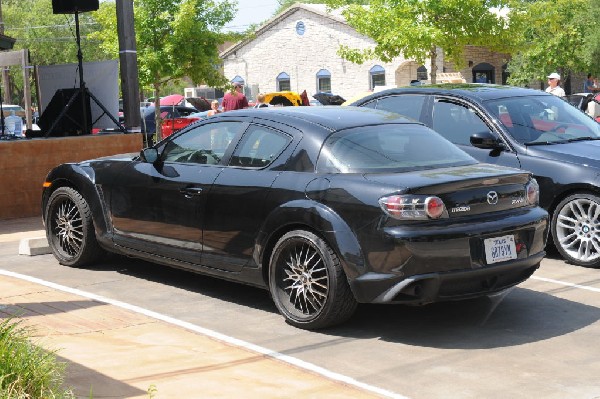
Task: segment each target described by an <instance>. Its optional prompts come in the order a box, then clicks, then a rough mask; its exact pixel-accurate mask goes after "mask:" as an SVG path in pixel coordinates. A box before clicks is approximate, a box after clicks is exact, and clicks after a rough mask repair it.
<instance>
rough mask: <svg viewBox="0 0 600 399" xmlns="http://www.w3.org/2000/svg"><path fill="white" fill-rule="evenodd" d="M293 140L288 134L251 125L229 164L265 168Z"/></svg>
mask: <svg viewBox="0 0 600 399" xmlns="http://www.w3.org/2000/svg"><path fill="white" fill-rule="evenodd" d="M291 140H292V139H291V137H289V136H288V135H286V134H284V133H281V132H279V131H276V130H274V129H271V128H268V127H265V126H258V125H251V126H250V128H248V130H247V131H246V133H245V134H244V137H243V138H242V140H241V141H240V145H239V146H238V148H236V150H235V152H234V153H233V156H232V157H231V160H230V161H229V165H230V166H247V167H252V168H263V167H265V166H267V165H269V164H270V163H271V162H273V161H274V160H275V159H276V158H277V157H278V156H279V154H281V153H282V152H283V150H284V149H285V148H286V147H287V145H288V144H289V143H290V141H291Z"/></svg>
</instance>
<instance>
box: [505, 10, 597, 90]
mask: <svg viewBox="0 0 600 399" xmlns="http://www.w3.org/2000/svg"><path fill="white" fill-rule="evenodd" d="M599 5H600V0H553V1H548V0H544V1H534V2H522V3H520V4H515V6H514V7H515V10H517V9H518V12H515V13H514V19H515V20H519V21H520V22H519V25H520V26H522V33H521V35H520V39H521V42H520V43H519V46H518V47H519V49H520V51H518V52H517V53H515V54H514V56H513V59H512V60H511V61H510V63H509V67H508V71H509V72H510V78H509V82H510V83H511V84H518V85H522V84H527V83H529V82H531V81H532V80H536V79H539V80H544V81H545V78H546V76H547V75H548V74H549V73H550V72H554V71H559V72H560V73H561V74H562V75H563V76H568V75H569V74H570V73H571V72H591V73H596V74H597V73H599V72H600V24H599V23H598V21H597V17H596V13H595V12H594V11H593V10H598V9H599Z"/></svg>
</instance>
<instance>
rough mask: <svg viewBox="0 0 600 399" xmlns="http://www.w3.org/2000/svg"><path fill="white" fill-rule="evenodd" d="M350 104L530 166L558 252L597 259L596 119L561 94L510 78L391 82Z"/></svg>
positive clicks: (599, 164)
mask: <svg viewBox="0 0 600 399" xmlns="http://www.w3.org/2000/svg"><path fill="white" fill-rule="evenodd" d="M352 105H356V106H361V107H369V108H376V109H381V110H388V111H393V112H397V113H399V114H402V115H405V116H409V117H411V118H414V119H415V120H418V121H422V122H423V123H425V124H426V125H427V126H429V127H431V128H432V129H434V130H435V131H437V132H438V133H440V134H441V135H442V136H444V137H445V138H447V139H448V140H450V141H451V142H453V143H454V144H457V145H458V146H459V147H460V148H462V149H463V150H465V151H466V152H467V153H469V154H470V155H471V156H473V157H474V158H476V159H477V160H479V161H481V162H486V163H490V164H495V165H505V166H511V167H515V168H520V169H523V170H527V171H531V172H533V175H534V177H535V178H536V180H537V181H538V183H539V184H540V205H541V206H542V207H543V208H545V209H546V210H547V211H548V212H549V213H550V215H551V220H552V221H551V232H552V238H553V241H554V244H555V246H556V248H557V249H558V251H559V252H560V254H561V255H562V256H563V257H564V258H565V259H566V260H567V261H569V262H571V263H573V264H576V265H580V266H591V267H600V177H599V176H600V124H598V123H596V122H595V121H594V120H593V119H592V118H590V117H589V116H587V115H586V114H584V113H583V112H582V111H580V110H579V109H577V108H575V107H573V106H572V105H570V104H569V103H567V102H566V101H563V100H562V99H561V98H559V97H556V96H553V95H551V94H548V93H544V92H542V91H539V90H533V89H524V88H519V87H510V86H496V85H478V84H458V85H452V84H444V85H433V86H421V87H410V88H408V87H407V88H399V89H390V90H386V91H381V92H379V93H375V94H372V95H369V96H367V97H364V98H362V99H360V100H358V101H355V102H353V103H352Z"/></svg>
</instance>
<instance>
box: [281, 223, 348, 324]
mask: <svg viewBox="0 0 600 399" xmlns="http://www.w3.org/2000/svg"><path fill="white" fill-rule="evenodd" d="M269 288H270V291H271V295H272V297H273V300H274V302H275V305H276V306H277V308H278V309H279V311H280V312H281V314H283V316H284V317H285V319H286V321H287V322H288V323H289V324H291V325H293V326H296V327H300V328H304V329H309V330H313V329H319V328H325V327H331V326H334V325H336V324H340V323H342V322H344V321H346V320H347V319H349V318H350V317H351V316H352V314H353V313H354V311H355V310H356V306H357V303H356V300H355V299H354V296H353V295H352V292H351V291H350V287H349V285H348V281H347V280H346V275H345V273H344V271H343V269H342V266H341V265H340V261H339V259H338V257H337V256H336V254H335V253H334V251H333V250H332V249H331V248H330V247H329V245H327V243H326V242H325V241H324V240H323V239H321V238H320V237H318V236H317V235H315V234H313V233H310V232H308V231H303V230H296V231H291V232H289V233H287V234H285V235H284V236H283V237H281V238H280V239H279V241H278V242H277V244H276V245H275V249H274V250H273V254H272V255H271V262H270V270H269Z"/></svg>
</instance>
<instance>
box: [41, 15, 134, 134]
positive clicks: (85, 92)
mask: <svg viewBox="0 0 600 399" xmlns="http://www.w3.org/2000/svg"><path fill="white" fill-rule="evenodd" d="M75 40H76V42H77V62H78V68H79V91H78V92H75V93H73V95H72V96H71V98H70V99H69V101H68V102H67V105H66V106H65V108H63V110H62V111H61V112H60V114H58V117H57V118H56V119H55V120H54V122H53V123H52V125H50V128H49V129H48V131H47V132H45V136H46V137H48V136H50V133H52V131H53V130H54V128H55V127H56V125H57V124H58V123H59V122H60V121H61V120H62V118H64V117H65V116H66V115H67V112H68V111H69V109H70V108H71V105H73V103H74V102H75V100H76V99H77V97H78V96H81V104H82V105H81V107H82V109H83V113H82V119H83V121H82V123H81V124H79V123H77V122H78V121H75V120H72V121H73V122H74V123H75V124H76V125H78V126H79V127H81V134H89V133H90V130H91V128H90V126H93V125H94V123H96V122H97V121H98V120H99V119H100V118H102V116H103V115H107V116H108V117H109V118H110V119H111V120H112V121H113V122H114V123H115V125H116V126H117V128H118V129H119V130H120V131H122V132H123V133H127V131H126V130H125V127H123V126H122V125H121V124H120V123H119V121H118V120H117V119H115V117H114V116H113V115H112V114H111V113H110V112H108V110H107V109H106V107H105V106H104V105H103V104H102V103H101V102H100V100H98V98H97V97H96V96H95V95H94V94H92V92H91V91H90V90H89V89H88V88H87V87H85V82H84V80H83V54H82V52H81V34H80V32H79V11H78V10H77V9H76V10H75ZM86 96H88V97H89V98H91V99H92V100H94V102H95V103H96V104H97V105H98V106H99V107H100V109H102V111H103V113H102V114H101V115H100V116H99V117H98V118H97V119H96V120H95V121H94V122H92V123H91V125H90V124H89V123H88V118H87V111H88V110H87V107H88V101H87V98H88V97H86Z"/></svg>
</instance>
